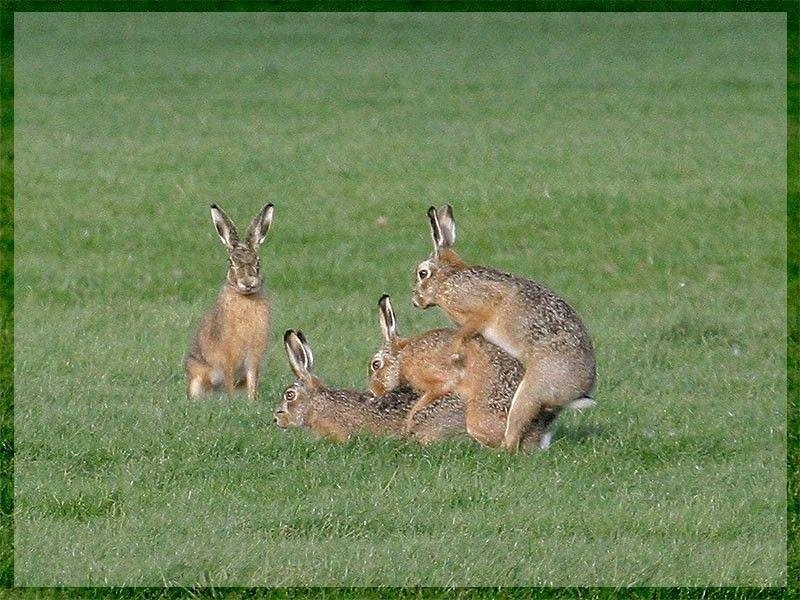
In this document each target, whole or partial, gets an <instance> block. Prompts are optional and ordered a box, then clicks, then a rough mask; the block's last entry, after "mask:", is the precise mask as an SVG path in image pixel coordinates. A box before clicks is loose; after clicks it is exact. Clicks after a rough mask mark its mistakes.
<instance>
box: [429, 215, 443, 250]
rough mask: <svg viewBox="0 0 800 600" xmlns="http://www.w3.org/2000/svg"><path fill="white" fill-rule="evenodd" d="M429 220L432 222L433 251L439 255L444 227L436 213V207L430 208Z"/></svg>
mask: <svg viewBox="0 0 800 600" xmlns="http://www.w3.org/2000/svg"><path fill="white" fill-rule="evenodd" d="M428 221H430V224H431V238H432V239H433V251H434V252H435V253H436V254H437V255H438V254H439V250H440V249H441V248H442V239H443V238H442V228H441V227H440V226H439V215H437V214H436V207H435V206H431V207H430V208H429V209H428Z"/></svg>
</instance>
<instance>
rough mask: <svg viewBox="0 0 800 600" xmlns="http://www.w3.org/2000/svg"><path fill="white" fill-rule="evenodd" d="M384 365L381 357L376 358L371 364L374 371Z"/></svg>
mask: <svg viewBox="0 0 800 600" xmlns="http://www.w3.org/2000/svg"><path fill="white" fill-rule="evenodd" d="M382 365H383V363H382V362H381V361H380V359H375V360H373V361H372V364H371V365H370V366H371V367H372V370H373V371H377V370H378V369H380V368H381V366H382Z"/></svg>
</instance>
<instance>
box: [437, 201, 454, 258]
mask: <svg viewBox="0 0 800 600" xmlns="http://www.w3.org/2000/svg"><path fill="white" fill-rule="evenodd" d="M436 217H437V219H436V220H437V222H438V223H439V231H440V233H441V236H442V247H443V248H451V247H452V246H453V244H455V243H456V221H455V219H454V218H453V207H452V206H450V205H449V204H445V205H444V206H442V207H441V208H439V209H438V210H437V211H436Z"/></svg>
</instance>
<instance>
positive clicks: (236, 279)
mask: <svg viewBox="0 0 800 600" xmlns="http://www.w3.org/2000/svg"><path fill="white" fill-rule="evenodd" d="M272 212H273V207H272V205H271V204H267V205H265V206H264V208H262V209H261V211H260V212H259V214H258V215H256V217H255V218H254V219H253V221H252V222H251V224H250V226H249V227H248V230H247V235H246V237H245V241H244V242H240V241H239V238H238V235H237V233H236V228H235V227H234V226H233V223H232V222H231V221H230V219H228V217H227V216H226V215H225V213H224V212H222V210H221V209H220V208H219V207H217V206H216V205H212V207H211V214H212V218H213V220H214V225H215V227H216V228H217V233H218V234H219V236H220V240H221V241H222V243H223V244H224V245H225V246H226V247H227V248H228V260H229V265H228V272H227V274H226V277H225V283H224V284H223V286H222V289H221V291H220V293H219V295H218V296H217V300H216V302H215V303H214V306H213V307H212V308H211V310H209V311H208V312H207V313H206V315H205V316H204V317H203V319H202V321H201V323H200V328H199V329H198V331H197V333H196V334H195V336H194V338H193V339H192V342H191V344H190V346H189V350H188V352H187V353H186V357H185V359H184V370H185V372H186V394H187V396H189V397H190V398H196V397H198V396H200V395H202V394H204V393H207V392H210V391H214V390H224V391H225V392H227V393H230V392H233V391H234V390H236V389H241V388H242V387H244V388H246V389H247V397H248V399H249V400H251V401H253V400H255V398H256V395H257V393H258V376H259V370H260V367H261V360H262V357H263V356H264V353H265V351H266V349H267V338H268V335H269V320H270V303H269V299H268V298H267V295H266V293H265V292H264V290H263V281H262V278H261V274H260V271H259V258H258V247H259V246H260V244H261V243H262V242H263V241H264V238H265V237H266V235H267V231H268V230H269V226H270V224H271V222H272Z"/></svg>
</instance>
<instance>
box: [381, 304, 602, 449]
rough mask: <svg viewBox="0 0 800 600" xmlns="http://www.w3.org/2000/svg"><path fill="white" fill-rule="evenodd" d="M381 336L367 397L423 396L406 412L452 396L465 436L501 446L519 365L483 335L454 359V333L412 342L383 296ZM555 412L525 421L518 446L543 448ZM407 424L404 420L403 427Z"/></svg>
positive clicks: (518, 378) (575, 405)
mask: <svg viewBox="0 0 800 600" xmlns="http://www.w3.org/2000/svg"><path fill="white" fill-rule="evenodd" d="M378 306H379V308H380V324H381V331H382V332H383V344H382V345H381V349H380V350H379V351H378V352H377V353H376V354H375V355H374V356H373V357H372V360H371V362H370V379H369V387H370V390H371V391H372V393H373V394H385V393H386V392H388V391H389V390H392V389H395V388H397V387H399V386H410V387H412V389H417V390H421V391H424V394H423V395H422V397H420V399H419V400H418V402H417V404H416V405H415V406H414V407H412V409H411V410H410V411H409V413H408V417H409V419H410V418H412V417H413V415H414V413H415V412H416V410H419V409H421V408H424V407H425V406H427V405H428V403H429V401H430V402H435V401H436V400H437V398H440V397H441V395H442V394H445V393H451V392H455V393H457V394H459V395H460V396H461V397H463V398H464V399H465V401H466V402H465V404H466V406H465V410H466V415H465V425H466V430H467V433H468V434H469V435H470V437H472V438H473V439H474V440H476V441H477V442H479V443H481V444H483V445H485V446H490V447H497V446H500V445H501V444H502V443H503V437H504V433H505V428H506V419H507V417H508V410H509V407H510V406H511V399H512V398H513V396H514V392H515V391H516V389H517V386H518V385H519V382H520V381H521V380H522V376H523V373H524V370H523V368H522V364H521V363H520V362H519V361H518V360H517V359H515V358H513V357H512V356H510V355H509V354H507V353H505V352H503V351H502V350H501V349H500V348H498V347H497V346H495V345H494V344H492V343H490V342H488V341H486V339H484V338H483V336H480V335H476V336H475V337H474V338H472V339H470V340H468V341H466V342H465V343H464V344H463V346H462V349H461V352H460V354H459V355H458V356H454V355H453V344H454V343H455V341H456V338H457V335H458V330H456V329H432V330H430V331H426V332H424V333H420V334H418V335H415V336H413V337H407V338H403V337H400V336H399V335H398V333H397V321H396V319H395V315H394V310H393V309H392V305H391V302H390V301H389V296H386V295H384V296H383V297H382V298H381V299H380V302H379V303H378ZM590 405H591V403H587V402H582V401H576V402H573V403H571V404H569V405H567V406H566V407H565V408H570V409H573V410H578V409H582V408H587V407H588V406H590ZM560 410H561V407H550V408H548V409H546V410H544V411H542V412H541V413H539V415H538V416H537V418H536V419H535V421H532V422H529V423H528V426H527V427H526V428H525V430H524V433H523V436H522V442H521V446H522V448H523V450H525V451H528V450H530V449H532V448H533V447H534V446H535V445H537V444H538V445H539V447H540V448H543V449H544V448H547V447H548V446H549V445H550V440H551V438H552V425H553V423H554V422H555V419H556V417H557V416H558V413H559V412H560ZM410 426H411V423H410V422H408V421H407V424H406V427H407V428H409V427H410Z"/></svg>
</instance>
